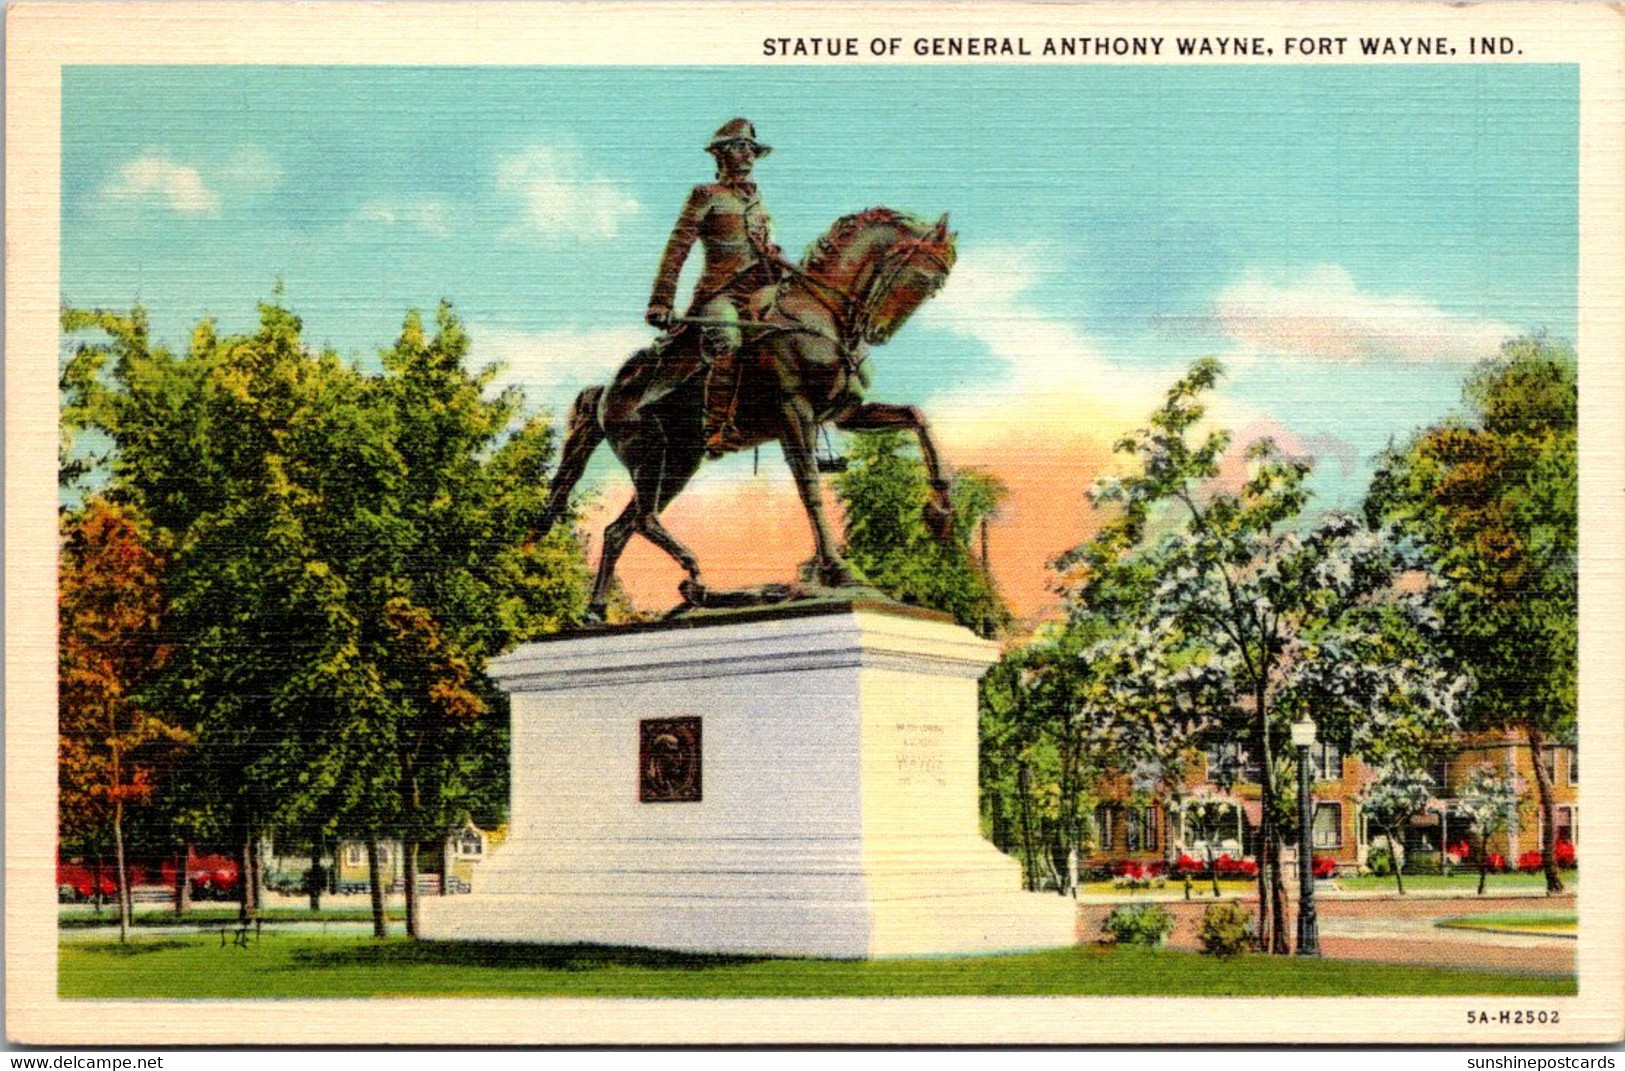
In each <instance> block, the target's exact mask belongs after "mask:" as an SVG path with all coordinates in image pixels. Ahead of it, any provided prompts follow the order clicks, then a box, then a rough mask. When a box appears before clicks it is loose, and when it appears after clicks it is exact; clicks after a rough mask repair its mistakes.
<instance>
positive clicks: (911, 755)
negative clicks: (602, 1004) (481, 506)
mask: <svg viewBox="0 0 1625 1071" xmlns="http://www.w3.org/2000/svg"><path fill="white" fill-rule="evenodd" d="M996 656H997V649H996V648H995V646H994V645H993V644H990V643H986V642H984V641H982V640H979V639H977V638H976V637H975V636H974V635H972V634H971V633H970V632H968V631H967V630H965V629H963V628H960V627H958V626H957V625H954V624H952V623H950V622H947V621H944V620H941V619H938V618H937V617H935V616H934V615H926V614H921V613H917V612H910V611H909V610H907V609H905V608H901V607H891V606H885V605H848V604H837V605H833V606H827V605H826V606H806V607H791V608H781V609H779V610H777V611H772V612H764V613H755V614H750V615H741V616H738V617H735V616H727V617H723V618H721V619H720V620H719V619H716V618H712V619H709V620H705V621H693V622H678V623H674V624H672V625H662V626H656V627H650V628H646V629H640V630H619V631H607V632H602V633H593V634H586V635H581V634H577V635H573V636H568V637H562V638H560V639H557V640H552V641H549V642H542V643H533V644H529V645H527V646H525V647H522V648H520V649H518V650H516V651H514V652H512V653H511V654H508V655H506V656H504V657H502V658H500V659H497V660H496V661H495V662H493V663H492V672H493V674H494V675H495V676H496V677H497V678H498V679H499V680H500V681H501V682H502V683H503V685H504V687H506V688H507V689H508V690H510V691H511V692H512V694H513V745H512V749H513V750H512V754H513V759H512V761H513V807H512V815H511V822H510V829H509V835H508V838H507V840H505V841H504V842H503V843H502V845H501V846H500V847H499V848H497V849H496V850H495V851H494V852H493V853H492V854H491V855H490V857H489V858H488V859H487V860H486V862H485V863H484V864H483V865H482V866H481V868H480V872H479V874H478V883H477V885H476V886H475V889H474V892H473V894H472V895H468V896H453V897H445V898H440V897H430V898H427V899H425V900H424V901H423V902H422V929H423V933H424V935H425V936H430V937H441V938H464V939H476V940H479V939H484V940H504V941H539V942H550V943H553V942H557V943H570V942H592V943H602V944H616V945H639V946H647V947H654V948H668V949H681V950H689V951H705V952H737V953H759V954H777V955H809V956H833V957H851V958H861V957H871V956H902V955H917V954H927V953H944V952H984V951H995V950H1006V949H1017V948H1038V947H1050V946H1061V945H1070V944H1072V943H1074V942H1075V940H1076V936H1075V933H1076V930H1075V925H1076V924H1075V914H1076V912H1075V905H1074V904H1073V903H1072V901H1071V900H1069V899H1064V898H1062V897H1059V896H1055V895H1053V894H1033V893H1026V892H1023V891H1021V880H1020V866H1019V864H1018V863H1016V862H1015V861H1014V860H1012V859H1010V858H1008V857H1006V856H1005V855H1003V854H1001V853H1000V852H998V851H997V850H996V849H994V848H993V846H992V845H990V844H988V843H987V842H986V841H984V840H983V839H982V838H981V835H980V831H979V822H978V808H977V761H976V748H977V728H976V722H977V713H976V682H977V680H978V678H979V677H980V676H981V674H982V673H983V672H984V671H985V670H986V668H987V666H988V665H989V664H991V663H992V661H993V660H994V658H995V657H996ZM689 716H698V717H699V719H700V725H701V736H700V764H701V770H700V775H701V782H700V799H699V800H698V801H697V802H682V803H676V802H670V803H642V802H639V787H640V780H639V777H640V770H639V763H640V755H639V746H640V726H639V723H640V722H641V721H642V720H644V719H656V718H676V717H689Z"/></svg>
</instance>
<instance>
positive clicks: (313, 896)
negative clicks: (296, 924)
mask: <svg viewBox="0 0 1625 1071" xmlns="http://www.w3.org/2000/svg"><path fill="white" fill-rule="evenodd" d="M326 885H327V876H326V874H325V873H324V872H323V870H322V839H321V838H320V837H312V838H311V841H310V870H309V871H308V872H307V873H306V874H305V891H306V892H307V893H308V894H309V895H310V909H311V910H312V911H320V910H321V909H322V889H323V888H324V887H325V886H326Z"/></svg>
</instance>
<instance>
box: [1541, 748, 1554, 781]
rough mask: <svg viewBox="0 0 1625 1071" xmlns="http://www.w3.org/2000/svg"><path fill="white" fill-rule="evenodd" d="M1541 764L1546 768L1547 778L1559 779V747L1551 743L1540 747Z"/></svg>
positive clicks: (1550, 779)
mask: <svg viewBox="0 0 1625 1071" xmlns="http://www.w3.org/2000/svg"><path fill="white" fill-rule="evenodd" d="M1540 764H1541V765H1542V766H1544V767H1545V768H1546V780H1547V781H1556V780H1557V749H1556V748H1555V747H1552V746H1550V745H1547V746H1546V747H1543V748H1541V749H1540Z"/></svg>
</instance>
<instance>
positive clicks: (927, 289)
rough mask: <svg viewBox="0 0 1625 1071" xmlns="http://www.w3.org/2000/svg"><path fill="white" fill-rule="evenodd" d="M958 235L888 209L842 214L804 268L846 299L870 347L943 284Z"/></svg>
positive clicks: (941, 222)
mask: <svg viewBox="0 0 1625 1071" xmlns="http://www.w3.org/2000/svg"><path fill="white" fill-rule="evenodd" d="M955 237H956V235H954V233H953V232H952V231H950V230H949V229H948V216H947V214H946V213H944V214H943V216H942V218H941V219H938V220H937V221H936V222H935V223H932V222H929V221H926V220H921V219H918V218H916V217H914V216H910V215H907V214H905V213H902V212H895V211H893V210H892V209H889V208H871V209H868V210H867V211H864V212H859V213H857V214H855V215H851V216H845V217H843V218H841V219H839V220H837V221H836V223H835V226H834V227H832V228H831V229H830V232H829V233H828V234H826V235H825V236H824V237H823V238H820V239H819V240H818V242H817V243H815V245H814V246H813V248H812V250H811V251H810V252H809V254H808V257H807V260H806V262H805V265H804V267H805V270H806V271H807V273H808V274H809V275H811V276H813V277H814V278H815V279H817V280H818V281H819V282H821V283H823V284H824V285H825V286H826V287H828V288H829V289H832V290H835V291H837V292H839V293H840V294H841V295H842V296H843V297H844V298H845V300H846V305H847V308H846V309H845V310H844V311H845V312H846V313H848V314H849V315H850V316H851V317H852V320H851V322H850V323H849V327H850V328H851V329H852V330H853V331H854V332H855V333H856V334H858V335H859V337H861V338H862V339H863V341H865V342H867V343H869V344H871V345H879V344H880V343H883V342H885V341H887V340H888V339H890V338H891V336H892V335H894V334H896V332H897V329H898V328H899V327H902V326H903V324H904V322H905V321H907V320H908V318H909V316H911V315H913V313H914V310H915V309H917V308H919V307H920V306H921V305H922V304H924V302H925V301H926V299H927V298H929V297H931V295H932V294H935V293H936V292H937V291H938V290H940V289H941V288H942V284H943V283H945V282H946V281H947V280H948V272H949V271H951V270H952V269H953V266H954V259H955V252H954V239H955Z"/></svg>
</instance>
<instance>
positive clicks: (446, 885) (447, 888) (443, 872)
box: [440, 837, 451, 896]
mask: <svg viewBox="0 0 1625 1071" xmlns="http://www.w3.org/2000/svg"><path fill="white" fill-rule="evenodd" d="M450 894H451V838H450V837H441V838H440V895H441V896H448V895H450Z"/></svg>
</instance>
